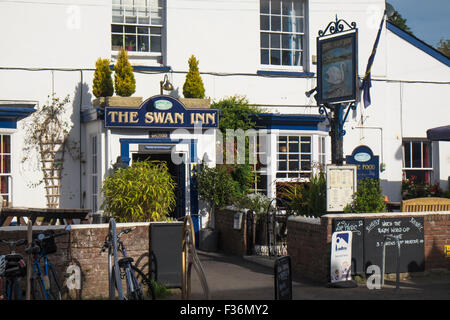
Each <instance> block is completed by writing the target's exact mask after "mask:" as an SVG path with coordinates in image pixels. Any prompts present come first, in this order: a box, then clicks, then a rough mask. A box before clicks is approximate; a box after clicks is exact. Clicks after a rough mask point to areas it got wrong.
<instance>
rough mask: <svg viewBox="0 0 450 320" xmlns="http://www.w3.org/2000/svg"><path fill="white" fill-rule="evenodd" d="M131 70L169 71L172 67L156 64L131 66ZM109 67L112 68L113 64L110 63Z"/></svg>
mask: <svg viewBox="0 0 450 320" xmlns="http://www.w3.org/2000/svg"><path fill="white" fill-rule="evenodd" d="M132 67H133V71H151V72H170V71H172V67H170V66H164V67H157V66H132ZM109 68H110V69H111V70H114V65H113V64H110V65H109Z"/></svg>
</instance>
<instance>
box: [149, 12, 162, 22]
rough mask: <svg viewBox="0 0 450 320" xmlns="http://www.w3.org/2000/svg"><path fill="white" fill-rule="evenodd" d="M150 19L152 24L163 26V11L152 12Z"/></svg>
mask: <svg viewBox="0 0 450 320" xmlns="http://www.w3.org/2000/svg"><path fill="white" fill-rule="evenodd" d="M150 18H151V21H152V24H159V25H160V24H162V12H161V10H156V11H153V10H152V11H151V13H150Z"/></svg>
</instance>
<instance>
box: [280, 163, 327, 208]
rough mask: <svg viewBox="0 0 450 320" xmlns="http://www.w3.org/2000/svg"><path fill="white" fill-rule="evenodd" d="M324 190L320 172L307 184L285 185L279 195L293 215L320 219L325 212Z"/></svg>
mask: <svg viewBox="0 0 450 320" xmlns="http://www.w3.org/2000/svg"><path fill="white" fill-rule="evenodd" d="M326 188H327V185H326V179H325V174H324V173H323V172H322V171H320V172H319V174H317V175H314V176H312V177H311V180H310V181H308V182H304V183H289V184H286V185H285V186H283V188H282V190H281V192H280V195H281V198H284V199H286V200H287V202H288V205H289V209H290V210H292V211H293V213H294V214H295V215H306V216H313V217H320V216H322V215H323V214H326V211H327V210H326V206H327V203H326V202H327V194H326Z"/></svg>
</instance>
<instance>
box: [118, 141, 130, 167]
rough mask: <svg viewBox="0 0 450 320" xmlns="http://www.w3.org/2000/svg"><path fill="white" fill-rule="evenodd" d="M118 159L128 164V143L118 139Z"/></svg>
mask: <svg viewBox="0 0 450 320" xmlns="http://www.w3.org/2000/svg"><path fill="white" fill-rule="evenodd" d="M120 159H121V160H122V162H123V163H125V164H126V165H127V166H129V165H130V160H131V159H130V143H128V142H123V143H122V141H120Z"/></svg>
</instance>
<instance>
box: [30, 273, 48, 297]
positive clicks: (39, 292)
mask: <svg viewBox="0 0 450 320" xmlns="http://www.w3.org/2000/svg"><path fill="white" fill-rule="evenodd" d="M31 297H32V298H33V300H45V292H44V284H43V283H42V279H41V276H40V275H38V274H36V273H35V274H34V275H33V276H32V277H31Z"/></svg>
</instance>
